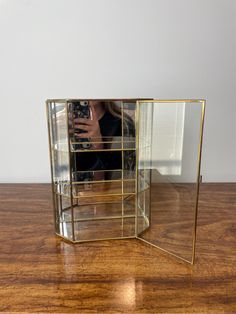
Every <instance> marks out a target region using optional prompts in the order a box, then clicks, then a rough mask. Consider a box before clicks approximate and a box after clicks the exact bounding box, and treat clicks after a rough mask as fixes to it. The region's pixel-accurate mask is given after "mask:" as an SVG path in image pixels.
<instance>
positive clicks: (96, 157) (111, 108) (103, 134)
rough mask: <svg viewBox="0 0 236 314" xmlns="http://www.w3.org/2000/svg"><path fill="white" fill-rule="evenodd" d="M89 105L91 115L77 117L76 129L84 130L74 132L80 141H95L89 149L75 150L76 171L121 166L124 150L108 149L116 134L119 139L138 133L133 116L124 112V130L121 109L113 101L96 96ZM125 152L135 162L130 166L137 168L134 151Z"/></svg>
mask: <svg viewBox="0 0 236 314" xmlns="http://www.w3.org/2000/svg"><path fill="white" fill-rule="evenodd" d="M89 106H90V108H91V117H92V119H83V118H77V119H74V127H75V130H78V129H80V130H83V132H84V133H79V132H75V135H76V137H77V138H78V141H79V139H86V138H90V140H91V142H96V143H92V147H91V148H90V152H79V153H77V154H76V165H75V167H76V171H94V170H113V169H122V153H121V151H109V150H107V149H109V148H111V147H112V145H113V143H111V142H112V141H114V139H113V137H118V140H119V141H120V140H121V136H122V134H123V136H125V137H134V136H135V127H134V122H133V120H132V119H131V117H130V116H129V115H128V114H126V113H124V114H123V133H122V114H121V109H120V108H119V107H118V106H117V105H116V104H115V103H114V102H111V101H95V100H94V101H89ZM106 141H107V142H108V143H106ZM119 147H121V146H119ZM103 149H106V151H99V150H103ZM93 150H95V151H93ZM124 155H125V158H124V159H126V160H127V159H131V158H132V160H133V165H132V167H131V168H134V164H135V160H134V158H135V156H134V153H133V152H132V151H131V152H128V151H126V152H124ZM131 155H132V156H131ZM130 170H133V169H130ZM108 178H110V176H108V174H106V175H105V179H108ZM77 179H78V178H76V180H77Z"/></svg>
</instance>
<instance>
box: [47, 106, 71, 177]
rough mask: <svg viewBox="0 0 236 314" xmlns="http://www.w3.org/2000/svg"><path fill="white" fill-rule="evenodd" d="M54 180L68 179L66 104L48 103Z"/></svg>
mask: <svg viewBox="0 0 236 314" xmlns="http://www.w3.org/2000/svg"><path fill="white" fill-rule="evenodd" d="M48 110H49V125H50V136H51V150H52V168H53V180H54V182H63V181H68V180H69V177H70V174H69V153H68V135H67V116H66V104H65V103H55V102H51V103H49V104H48Z"/></svg>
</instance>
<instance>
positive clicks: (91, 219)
mask: <svg viewBox="0 0 236 314" xmlns="http://www.w3.org/2000/svg"><path fill="white" fill-rule="evenodd" d="M129 218H135V215H120V216H101V217H99V216H98V217H87V218H76V219H74V222H83V221H97V220H113V219H115V220H116V219H129ZM61 222H62V223H68V222H70V223H71V222H72V220H66V219H64V220H62V221H61Z"/></svg>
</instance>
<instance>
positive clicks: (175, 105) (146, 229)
mask: <svg viewBox="0 0 236 314" xmlns="http://www.w3.org/2000/svg"><path fill="white" fill-rule="evenodd" d="M139 106H140V107H139V111H140V116H139V119H140V123H139V170H138V224H137V229H138V234H139V237H140V238H141V239H143V240H145V241H147V242H149V243H151V244H154V245H155V246H157V247H159V248H161V249H163V250H165V251H168V252H169V253H172V254H174V255H177V256H178V257H181V258H183V259H185V260H187V261H189V262H192V258H193V250H194V247H193V246H194V236H195V223H196V221H195V210H196V204H197V192H198V170H199V147H200V142H201V132H202V110H203V102H202V101H193V102H191V101H179V102H177V101H150V102H147V101H146V102H144V101H143V102H142V101H140V102H139ZM148 116H149V118H147V117H148ZM151 116H152V118H151Z"/></svg>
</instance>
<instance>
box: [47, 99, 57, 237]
mask: <svg viewBox="0 0 236 314" xmlns="http://www.w3.org/2000/svg"><path fill="white" fill-rule="evenodd" d="M49 106H50V114H49V112H48V111H49ZM46 113H47V123H48V142H49V157H50V169H51V189H52V199H53V214H54V227H55V232H58V230H59V229H60V226H58V213H57V204H56V199H55V188H54V171H53V154H52V144H51V136H53V135H52V134H51V133H52V123H51V126H50V121H49V119H51V102H47V101H46Z"/></svg>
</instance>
